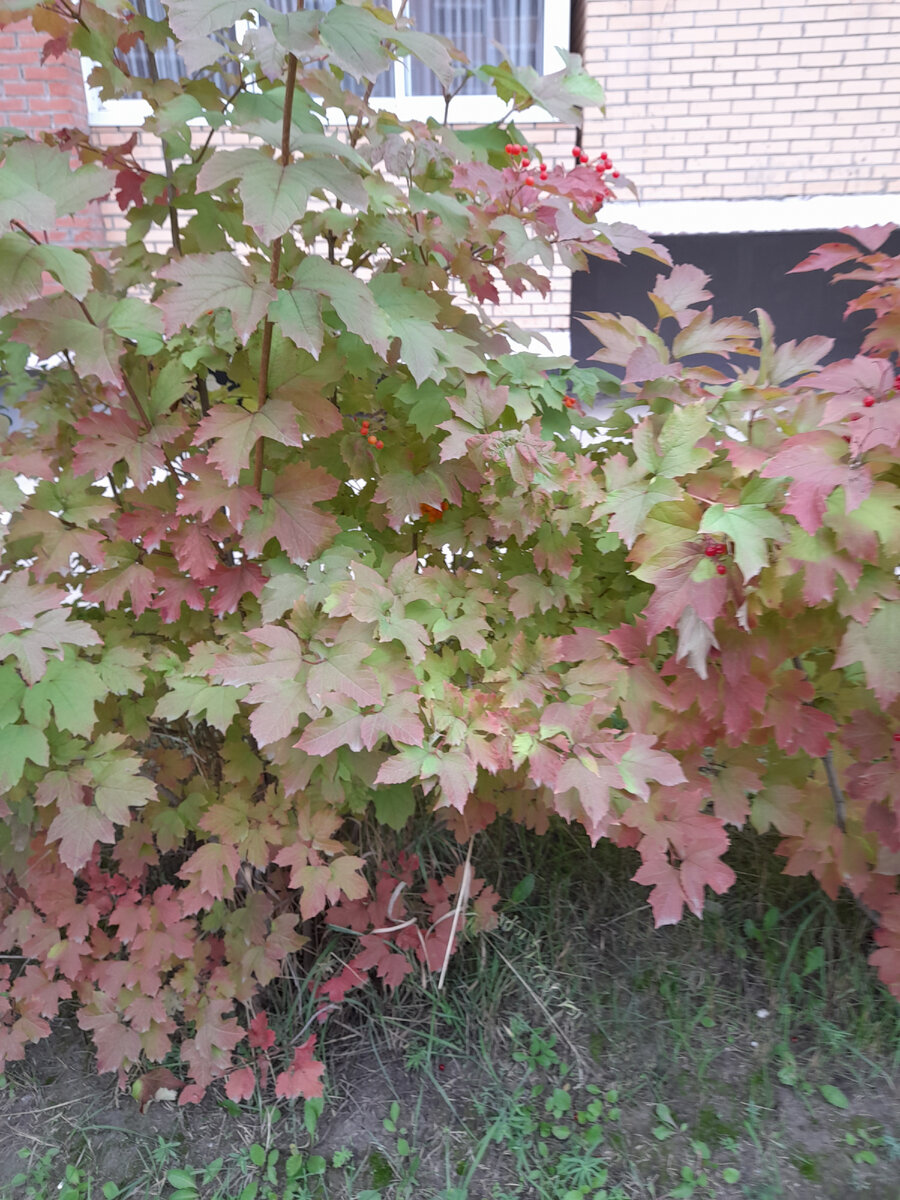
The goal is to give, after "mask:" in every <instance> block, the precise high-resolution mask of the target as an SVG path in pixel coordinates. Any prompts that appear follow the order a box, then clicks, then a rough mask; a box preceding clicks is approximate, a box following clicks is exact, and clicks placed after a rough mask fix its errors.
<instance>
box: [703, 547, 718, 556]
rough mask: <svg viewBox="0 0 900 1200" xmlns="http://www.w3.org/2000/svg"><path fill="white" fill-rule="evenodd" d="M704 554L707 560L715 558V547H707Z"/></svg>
mask: <svg viewBox="0 0 900 1200" xmlns="http://www.w3.org/2000/svg"><path fill="white" fill-rule="evenodd" d="M703 553H704V554H705V555H706V557H707V558H715V556H716V548H715V546H707V547H706V549H705V550H704V551H703Z"/></svg>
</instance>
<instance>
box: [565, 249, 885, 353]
mask: <svg viewBox="0 0 900 1200" xmlns="http://www.w3.org/2000/svg"><path fill="white" fill-rule="evenodd" d="M656 240H657V241H659V242H662V244H663V245H665V246H666V247H667V248H668V250H669V251H670V253H671V255H672V261H673V262H675V263H693V264H694V265H695V266H697V267H700V268H701V269H702V270H704V271H705V272H706V273H707V275H709V276H711V282H710V283H709V285H708V290H709V291H711V292H712V294H713V299H712V300H711V301H710V303H711V304H712V307H713V313H714V315H715V316H716V317H731V316H738V317H746V318H747V319H748V320H753V309H754V308H764V309H765V310H766V312H767V313H768V314H769V316H770V317H771V318H772V320H773V321H774V323H775V338H776V341H777V342H779V343H780V342H787V341H790V340H791V339H792V338H794V339H797V340H799V339H801V338H805V337H810V336H811V335H813V334H817V333H818V334H824V335H825V336H826V337H833V338H834V339H835V344H834V348H833V350H832V351H831V354H830V355H829V356H828V359H827V360H826V361H833V360H835V359H839V358H849V357H852V356H853V355H854V354H856V353H858V351H859V346H860V343H861V341H862V338H863V332H864V330H865V327H866V325H867V324H869V322H870V321H871V318H872V314H870V313H851V314H850V316H849V317H847V319H846V320H845V319H844V309H845V307H846V305H847V302H848V301H849V300H851V299H853V297H854V296H858V295H859V294H860V292H862V291H863V290H864V286H863V285H862V284H859V283H854V282H846V283H842V282H839V283H835V284H831V283H830V282H829V276H828V275H826V274H824V273H823V272H822V271H811V272H804V273H803V274H800V275H788V274H786V272H787V271H789V270H790V269H791V267H795V266H796V265H797V263H799V262H801V261H802V260H803V259H804V258H806V257H807V256H808V255H809V253H810V251H812V250H814V249H815V247H816V246H820V245H822V243H823V242H847V241H849V242H851V243H852V242H853V239H852V238H848V237H847V236H846V235H843V234H841V233H838V232H837V231H835V230H828V229H822V230H813V231H810V230H804V231H802V232H788V233H708V234H678V235H676V236H672V237H658V238H657V239H656ZM882 249H884V250H886V251H887V252H888V253H890V254H900V231H897V232H895V233H893V234H891V237H890V238H889V239H888V241H887V242H886V244H885V245H884V247H882ZM664 270H665V268H664V267H662V266H661V265H660V264H659V263H658V262H656V261H654V260H653V259H651V258H646V257H645V256H644V255H642V254H631V255H629V256H628V257H627V258H623V260H622V262H620V263H610V262H605V261H603V260H601V259H592V260H591V268H590V271H589V272H588V271H579V272H577V273H576V274H575V275H574V276H573V279H572V354H573V356H574V358H575V359H576V360H577V361H578V362H579V363H581V364H584V363H586V360H587V359H588V357H589V356H590V355H591V354H593V353H594V351H595V350H596V349H597V343H596V340H595V339H594V337H593V336H592V335H591V334H590V333H588V331H587V330H586V329H585V328H584V326H583V325H582V324H581V322H580V321H579V320H578V317H579V315H581V314H584V313H585V312H613V313H622V314H627V315H630V316H634V317H637V318H638V320H640V321H643V322H644V323H645V324H648V325H649V326H650V328H653V326H654V325H655V324H656V312H655V310H654V308H653V305H652V304H651V303H650V301H649V299H648V298H647V293H648V292H649V291H651V290H652V288H653V284H654V281H655V279H656V276H657V275H658V274H659V273H660V272H661V271H664ZM838 270H840V268H838ZM669 323H670V324H673V328H674V323H672V322H669Z"/></svg>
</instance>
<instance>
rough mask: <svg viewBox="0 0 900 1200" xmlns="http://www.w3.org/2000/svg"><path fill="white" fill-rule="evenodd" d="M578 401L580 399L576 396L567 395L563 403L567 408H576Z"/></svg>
mask: <svg viewBox="0 0 900 1200" xmlns="http://www.w3.org/2000/svg"><path fill="white" fill-rule="evenodd" d="M577 403H578V401H577V400H576V399H575V397H574V396H566V398H565V399H564V400H563V404H564V405H565V406H566V408H574V407H575V406H576V405H577Z"/></svg>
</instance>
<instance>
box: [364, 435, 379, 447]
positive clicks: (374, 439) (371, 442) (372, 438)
mask: <svg viewBox="0 0 900 1200" xmlns="http://www.w3.org/2000/svg"><path fill="white" fill-rule="evenodd" d="M366 441H367V442H368V443H369V445H370V446H377V445H378V438H377V437H376V436H375V434H374V433H370V434H369V436H368V437H367V438H366Z"/></svg>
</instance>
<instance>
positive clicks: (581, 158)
mask: <svg viewBox="0 0 900 1200" xmlns="http://www.w3.org/2000/svg"><path fill="white" fill-rule="evenodd" d="M578 161H579V162H580V163H586V162H587V161H588V156H587V155H586V154H580V155H579V156H578Z"/></svg>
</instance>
